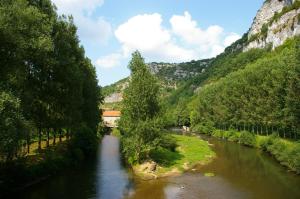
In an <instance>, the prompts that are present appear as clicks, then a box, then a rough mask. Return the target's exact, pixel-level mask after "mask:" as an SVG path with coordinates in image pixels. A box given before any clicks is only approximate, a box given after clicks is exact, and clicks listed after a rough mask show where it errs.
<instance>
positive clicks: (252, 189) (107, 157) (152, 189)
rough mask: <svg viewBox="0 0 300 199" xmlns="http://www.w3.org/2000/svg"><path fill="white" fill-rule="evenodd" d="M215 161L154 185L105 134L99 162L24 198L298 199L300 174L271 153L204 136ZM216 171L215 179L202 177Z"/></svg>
mask: <svg viewBox="0 0 300 199" xmlns="http://www.w3.org/2000/svg"><path fill="white" fill-rule="evenodd" d="M203 139H207V140H208V141H209V142H210V143H211V144H213V146H212V147H213V150H214V151H215V152H216V154H217V157H216V159H215V160H214V161H212V162H211V163H210V164H208V165H206V166H199V167H196V168H195V169H196V170H194V171H191V172H187V173H185V174H183V175H182V176H179V177H170V178H165V179H159V180H152V181H142V180H139V179H136V178H134V177H133V176H132V175H131V173H130V172H128V171H127V170H126V169H125V168H124V167H123V166H122V164H121V161H120V153H119V141H118V139H117V138H115V137H113V136H108V135H107V136H105V137H104V138H103V140H102V143H101V144H100V145H99V152H98V156H97V160H95V161H94V162H89V163H87V164H86V165H85V166H84V167H82V168H80V169H79V168H77V169H76V168H73V169H71V170H69V171H67V172H64V173H63V174H61V175H59V176H55V177H52V178H50V179H48V180H46V181H44V182H43V183H41V184H38V185H35V186H33V187H31V188H29V189H27V190H26V191H24V192H22V193H18V196H17V197H16V198H24V199H94V198H95V199H98V198H101V199H119V198H125V199H148V198H149V199H160V198H161V199H164V198H187V199H189V198H191V199H192V198H195V199H196V198H212V199H214V198H218V199H219V198H220V199H225V198H229V199H233V198H242V199H243V198H255V199H266V198H272V199H277V198H278V199H280V198H287V199H299V198H300V176H297V175H295V174H293V173H289V172H287V171H286V170H285V168H283V167H282V166H280V165H279V164H278V163H277V162H276V161H275V160H274V159H273V158H272V157H270V156H269V155H268V154H266V153H264V152H261V151H259V150H257V149H253V148H248V147H244V146H241V145H239V144H236V143H231V142H226V141H221V140H218V139H215V138H210V137H203ZM206 172H212V173H214V174H215V175H216V176H215V177H205V176H204V175H203V174H204V173H206Z"/></svg>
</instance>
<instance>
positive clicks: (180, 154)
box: [132, 135, 215, 180]
mask: <svg viewBox="0 0 300 199" xmlns="http://www.w3.org/2000/svg"><path fill="white" fill-rule="evenodd" d="M172 137H174V138H175V140H176V144H177V147H176V148H175V150H174V151H170V150H167V149H165V148H161V147H160V148H158V149H156V150H154V151H152V152H151V153H150V157H151V160H152V161H147V162H145V163H143V164H137V165H134V166H133V167H132V168H133V172H134V174H135V175H137V176H138V177H140V178H142V179H144V180H150V179H157V178H162V177H169V176H176V175H180V174H182V173H183V172H185V171H188V170H191V169H193V168H194V167H195V166H196V165H206V164H208V163H209V162H210V161H212V160H213V158H214V157H215V153H214V152H213V150H212V149H211V148H210V146H209V143H208V142H207V141H204V140H202V139H200V138H199V137H196V136H185V135H172Z"/></svg>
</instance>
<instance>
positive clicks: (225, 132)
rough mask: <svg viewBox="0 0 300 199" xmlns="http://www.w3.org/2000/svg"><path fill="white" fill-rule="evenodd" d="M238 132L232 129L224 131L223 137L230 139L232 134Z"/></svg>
mask: <svg viewBox="0 0 300 199" xmlns="http://www.w3.org/2000/svg"><path fill="white" fill-rule="evenodd" d="M236 133H237V132H236V131H234V130H232V129H230V130H229V131H224V133H223V137H224V138H225V139H229V138H230V137H231V136H233V135H234V134H236Z"/></svg>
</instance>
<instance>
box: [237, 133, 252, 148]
mask: <svg viewBox="0 0 300 199" xmlns="http://www.w3.org/2000/svg"><path fill="white" fill-rule="evenodd" d="M239 141H240V143H241V144H243V145H246V146H252V147H254V146H255V145H256V138H255V135H254V134H253V133H250V132H248V131H242V132H241V135H240V139H239Z"/></svg>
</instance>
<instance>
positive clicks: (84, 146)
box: [71, 125, 98, 157]
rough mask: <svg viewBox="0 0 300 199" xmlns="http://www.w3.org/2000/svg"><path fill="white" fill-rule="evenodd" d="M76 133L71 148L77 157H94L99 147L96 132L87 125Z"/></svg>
mask: <svg viewBox="0 0 300 199" xmlns="http://www.w3.org/2000/svg"><path fill="white" fill-rule="evenodd" d="M75 132H76V133H75V134H74V135H73V137H72V140H71V148H72V149H73V150H74V154H75V156H76V157H81V156H82V155H84V157H89V156H91V155H94V154H95V152H96V151H97V147H98V141H97V140H98V138H97V135H96V134H95V132H94V131H92V130H91V129H90V128H88V127H87V126H85V125H82V126H81V127H80V128H78V129H77V130H76V131H75ZM80 151H82V154H81V152H80Z"/></svg>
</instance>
